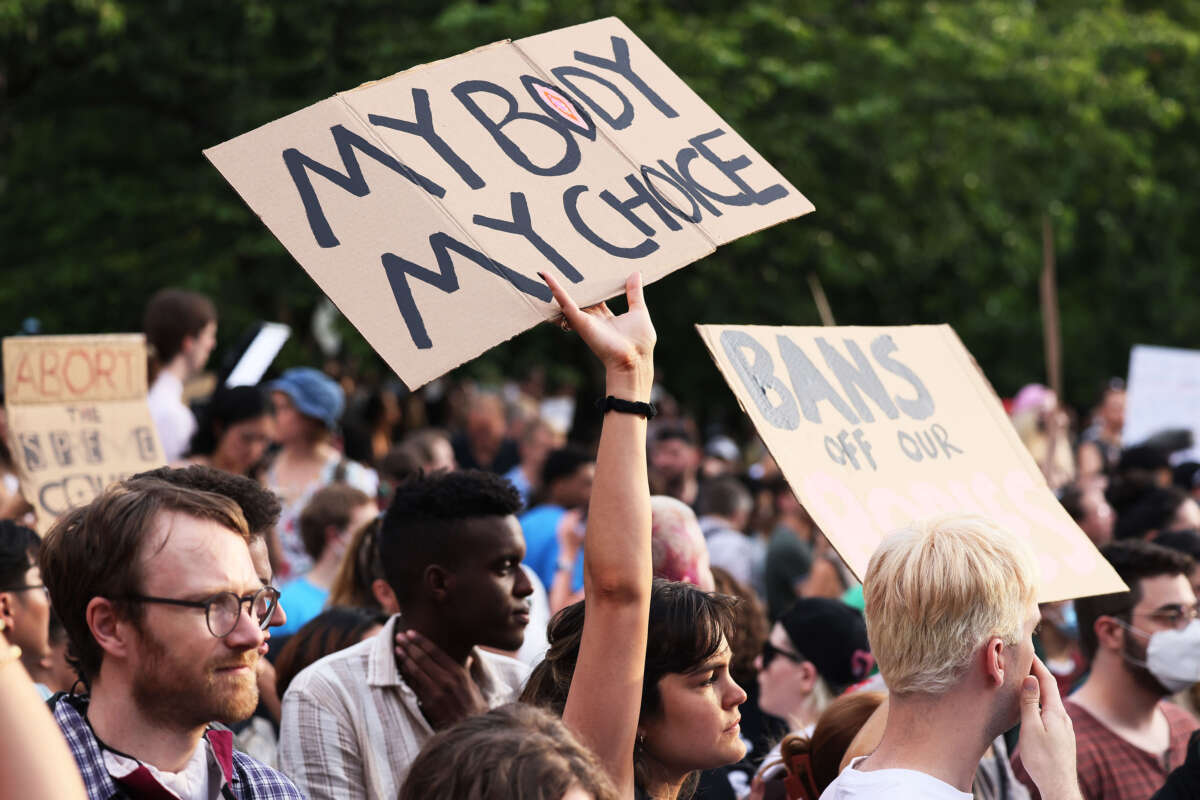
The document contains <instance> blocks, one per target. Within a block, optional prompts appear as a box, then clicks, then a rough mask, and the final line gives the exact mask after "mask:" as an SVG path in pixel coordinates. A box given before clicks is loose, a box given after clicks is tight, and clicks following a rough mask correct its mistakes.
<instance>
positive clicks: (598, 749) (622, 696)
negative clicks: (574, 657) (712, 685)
mask: <svg viewBox="0 0 1200 800" xmlns="http://www.w3.org/2000/svg"><path fill="white" fill-rule="evenodd" d="M542 277H543V279H545V281H546V283H547V284H549V286H550V288H551V290H553V292H554V297H555V299H556V300H558V303H559V305H560V306H562V310H563V316H564V317H565V318H566V321H567V323H568V324H569V325H570V326H571V328H573V329H574V330H576V331H578V332H579V335H580V337H581V338H582V339H583V340H584V342H586V343H587V345H588V347H590V348H591V350H592V352H593V353H595V354H596V356H597V358H599V359H600V361H601V362H602V363H603V364H604V369H605V382H606V385H607V388H606V393H607V394H609V395H612V396H614V397H618V398H620V399H622V400H631V401H635V402H643V403H644V402H649V400H650V387H651V384H652V383H653V380H654V359H653V353H654V342H655V335H654V326H653V324H652V323H651V322H650V315H649V313H648V312H647V311H646V304H645V301H644V300H643V298H642V281H641V276H640V275H633V276H630V278H629V280H627V281H626V282H625V296H626V298H627V299H628V301H629V311H628V312H626V313H624V314H621V315H620V316H615V315H613V313H612V312H611V311H609V309H608V307H607V306H606V305H604V304H603V303H601V304H600V305H598V306H593V307H592V308H589V309H587V310H580V309H579V307H578V306H576V305H575V303H574V301H572V300H571V298H570V297H569V296H568V295H567V293H566V292H565V291H564V290H563V288H562V287H561V286H559V284H558V282H557V281H555V280H554V279H553V278H552V277H550V276H549V275H543V276H542ZM583 548H584V549H583V554H584V573H583V585H584V593H585V597H586V606H585V608H586V612H585V614H584V623H583V640H582V642H581V644H580V647H579V659H578V661H577V662H576V665H575V673H574V677H573V679H572V681H571V689H570V692H569V693H568V695H567V704H566V708H565V709H564V710H563V722H565V723H566V725H567V727H569V728H570V729H571V730H572V731H574V732H575V734H576V735H577V736H579V737H580V739H582V740H583V741H584V742H586V743H587V744H588V746H589V747H591V748H592V750H593V751H594V752H595V753H596V755H597V756H598V757H599V758H600V761H601V763H603V764H604V767H605V769H606V770H607V771H608V774H609V776H610V777H611V778H612V779H613V782H614V783H615V784H616V786H617V789H618V791H619V792H620V793H621V796H623V797H632V796H633V787H634V777H633V747H634V743H635V741H636V739H637V725H638V712H639V709H640V707H641V699H642V672H643V670H644V669H645V661H646V629H647V626H648V625H649V618H650V585H651V581H652V578H653V571H652V568H651V560H650V486H649V479H648V477H647V475H646V420H645V419H644V418H643V417H641V416H637V415H634V414H624V413H618V412H609V413H608V414H606V415H605V418H604V425H603V428H602V429H601V432H600V448H599V452H598V453H597V456H596V478H595V481H594V482H593V484H592V498H591V502H590V503H589V505H588V523H587V534H586V536H585V538H584V545H583Z"/></svg>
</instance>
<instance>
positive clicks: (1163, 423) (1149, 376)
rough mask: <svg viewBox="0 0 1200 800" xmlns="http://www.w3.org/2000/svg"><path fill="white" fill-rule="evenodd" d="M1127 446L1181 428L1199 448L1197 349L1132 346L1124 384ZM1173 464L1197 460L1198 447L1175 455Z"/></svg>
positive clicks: (1199, 353) (1123, 434)
mask: <svg viewBox="0 0 1200 800" xmlns="http://www.w3.org/2000/svg"><path fill="white" fill-rule="evenodd" d="M1126 386H1127V387H1128V394H1127V395H1126V397H1125V427H1124V428H1123V429H1122V432H1121V441H1122V443H1123V444H1124V445H1125V446H1126V447H1129V446H1131V445H1135V444H1138V443H1140V442H1143V441H1145V440H1146V439H1148V438H1149V437H1151V436H1153V435H1154V434H1156V433H1158V432H1160V431H1163V430H1166V429H1167V428H1184V429H1186V430H1189V431H1191V432H1192V437H1193V439H1194V441H1195V442H1196V443H1197V445H1200V350H1183V349H1180V348H1176V347H1153V346H1150V345H1145V344H1139V345H1134V347H1133V349H1132V350H1131V351H1130V353H1129V379H1128V381H1127V382H1126ZM1174 458H1175V460H1176V461H1195V460H1198V459H1200V446H1193V447H1192V449H1190V450H1185V451H1181V452H1179V453H1176V454H1175V455H1174Z"/></svg>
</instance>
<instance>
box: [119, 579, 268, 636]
mask: <svg viewBox="0 0 1200 800" xmlns="http://www.w3.org/2000/svg"><path fill="white" fill-rule="evenodd" d="M125 599H126V600H133V601H136V602H138V603H163V604H166V605H172V606H183V607H184V608H203V609H204V620H205V622H207V623H208V630H209V633H211V634H212V635H213V636H216V637H217V638H218V639H224V638H225V637H226V636H228V635H229V634H231V633H233V629H234V628H236V627H237V624H238V619H239V618H241V616H242V606H243V605H245V604H249V606H248V607H249V610H250V618H251V619H252V620H254V621H255V623H256V624H257V625H258V628H259V630H264V631H265V630H266V629H267V626H268V625H270V624H271V617H272V616H273V615H274V614H275V609H276V608H278V607H279V590H278V589H276V588H275V587H274V586H264V587H263V588H261V589H259V590H258V591H257V592H255V593H254V594H249V595H246V596H245V597H238V596H237V595H236V594H234V593H233V592H220V593H218V594H214V595H213V596H212V597H209V598H207V599H205V600H176V599H175V598H173V597H151V596H149V595H144V594H131V595H127V596H126V598H125Z"/></svg>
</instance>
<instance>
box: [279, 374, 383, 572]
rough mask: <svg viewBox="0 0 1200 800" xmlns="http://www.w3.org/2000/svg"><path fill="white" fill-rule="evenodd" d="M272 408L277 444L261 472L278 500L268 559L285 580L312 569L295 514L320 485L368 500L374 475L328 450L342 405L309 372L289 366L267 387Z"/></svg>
mask: <svg viewBox="0 0 1200 800" xmlns="http://www.w3.org/2000/svg"><path fill="white" fill-rule="evenodd" d="M269 389H270V390H271V403H272V405H273V406H274V407H275V438H276V440H277V441H278V442H279V444H280V446H281V447H280V450H279V453H278V454H277V455H276V457H275V461H274V462H273V463H272V464H271V467H270V469H268V470H267V474H266V478H265V483H266V485H267V488H268V489H270V490H271V491H273V492H275V494H277V495H279V500H280V503H282V504H283V513H282V514H281V515H280V517H279V525H278V527H277V528H276V537H275V541H274V542H271V543H270V544H271V560H272V561H273V562H274V566H275V572H276V574H277V575H279V576H280V577H282V578H285V579H289V578H295V577H298V576H300V575H303V574H304V573H305V572H307V571H308V570H309V569H310V568H311V567H312V557H311V556H309V555H308V552H307V551H306V550H305V549H304V542H303V540H302V538H301V536H300V527H299V519H300V512H301V511H303V510H304V507H305V506H306V505H308V501H309V499H310V498H311V497H312V496H313V494H315V493H316V492H317V490H318V489H320V488H321V487H323V486H327V485H329V484H330V483H334V482H343V483H348V484H349V485H351V486H353V487H354V488H356V489H358V490H360V491H362V492H365V493H366V494H367V496H368V497H374V496H375V495H376V492H377V490H378V488H379V478H378V476H377V475H376V474H375V471H374V470H372V469H370V468H368V467H364V466H363V465H362V464H359V463H358V462H355V461H351V460H349V459H347V458H346V457H345V456H344V455H342V453H341V451H339V450H338V449H337V448H336V447H334V446H333V443H332V439H333V434H334V432H335V431H336V430H337V426H338V420H339V419H341V416H342V411H343V409H344V408H345V405H346V400H345V395H344V394H343V393H342V389H341V387H340V386H338V385H337V383H336V382H335V381H334V380H333V379H332V378H330V377H329V376H328V375H326V374H325V373H323V372H321V371H320V370H316V369H313V368H312V367H293V368H292V369H289V370H287V371H286V372H284V373H283V375H282V376H281V377H280V378H279V379H278V380H276V381H274V382H272V383H271V384H270V386H269Z"/></svg>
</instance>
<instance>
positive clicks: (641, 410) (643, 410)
mask: <svg viewBox="0 0 1200 800" xmlns="http://www.w3.org/2000/svg"><path fill="white" fill-rule="evenodd" d="M596 408H598V409H600V411H601V413H608V412H609V411H619V412H620V413H622V414H637V415H638V416H640V417H645V418H646V419H654V418H655V417H656V416H658V409H657V408H655V407H654V404H653V403H635V402H634V401H632V400H622V399H621V398H619V397H613V396H612V395H611V394H610V395H609V396H608V397H601V398H600V399H599V400H597V401H596Z"/></svg>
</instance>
